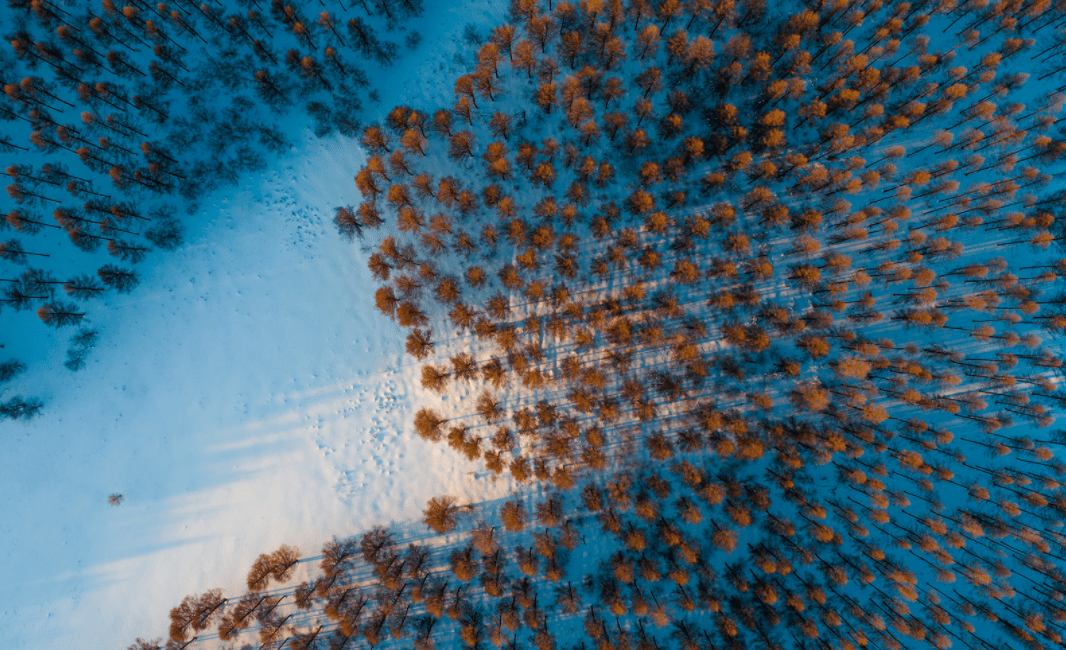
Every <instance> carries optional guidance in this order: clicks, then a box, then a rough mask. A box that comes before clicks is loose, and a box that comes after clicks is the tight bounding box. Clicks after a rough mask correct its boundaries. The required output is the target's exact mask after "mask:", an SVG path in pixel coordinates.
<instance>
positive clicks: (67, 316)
mask: <svg viewBox="0 0 1066 650" xmlns="http://www.w3.org/2000/svg"><path fill="white" fill-rule="evenodd" d="M37 317H38V318H40V319H41V321H42V322H44V324H45V325H51V326H52V327H55V328H60V327H66V326H68V325H77V324H78V323H80V322H81V320H82V319H83V318H85V312H79V311H78V307H77V306H76V305H74V304H71V303H65V302H52V303H48V304H46V305H42V306H41V307H40V308H39V309H38V310H37Z"/></svg>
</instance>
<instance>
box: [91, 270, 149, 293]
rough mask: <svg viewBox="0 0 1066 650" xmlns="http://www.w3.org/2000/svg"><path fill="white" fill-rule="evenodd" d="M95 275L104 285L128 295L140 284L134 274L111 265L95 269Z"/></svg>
mask: <svg viewBox="0 0 1066 650" xmlns="http://www.w3.org/2000/svg"><path fill="white" fill-rule="evenodd" d="M96 275H97V276H99V278H100V280H101V281H102V282H103V283H104V284H105V285H107V286H108V287H111V288H112V289H114V290H116V291H118V292H119V293H129V292H130V291H133V289H134V288H135V287H136V286H137V285H138V284H139V283H140V281H139V280H138V279H137V274H136V273H134V272H133V271H131V270H129V269H123V268H120V267H118V266H115V265H113V264H105V265H104V266H102V267H100V268H99V269H97V271H96Z"/></svg>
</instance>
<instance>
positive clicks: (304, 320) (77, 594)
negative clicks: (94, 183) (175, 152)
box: [0, 2, 509, 650]
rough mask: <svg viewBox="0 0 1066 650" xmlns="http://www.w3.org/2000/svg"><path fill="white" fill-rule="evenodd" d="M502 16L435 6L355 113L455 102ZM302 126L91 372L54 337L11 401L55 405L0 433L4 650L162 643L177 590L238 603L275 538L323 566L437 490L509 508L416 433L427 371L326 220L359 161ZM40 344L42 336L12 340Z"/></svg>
mask: <svg viewBox="0 0 1066 650" xmlns="http://www.w3.org/2000/svg"><path fill="white" fill-rule="evenodd" d="M475 4H476V5H477V11H474V10H473V6H474V5H475ZM495 4H498V3H495ZM495 4H494V3H487V2H483V3H464V6H460V7H451V8H444V7H439V6H432V5H431V6H430V7H428V9H429V10H428V11H427V14H426V15H425V16H424V17H423V18H422V21H421V23H422V26H420V27H419V29H420V30H421V31H422V37H423V40H422V44H421V45H420V47H419V49H418V50H416V51H415V52H413V53H409V54H408V55H407V56H406V58H405V59H404V60H403V61H402V62H401V63H400V64H399V65H398V66H397V67H396V68H394V69H392V70H390V71H389V73H388V74H389V76H388V79H387V81H386V80H378V79H374V80H373V81H374V82H375V86H376V87H378V88H379V89H380V94H381V100H382V101H381V103H380V104H379V105H377V106H367V107H366V115H365V118H366V119H370V118H371V117H373V114H374V112H375V111H376V110H383V109H387V108H390V107H391V106H393V105H394V104H395V103H397V102H402V101H411V102H418V103H421V102H425V101H430V100H431V98H432V101H439V100H437V99H436V97H437V96H440V97H444V98H446V97H447V96H448V94H450V91H451V89H450V87H444V85H441V86H440V87H437V86H434V85H432V84H427V83H424V81H425V79H426V76H427V74H428V73H430V72H431V71H433V72H437V71H440V70H444V69H445V68H450V67H451V66H453V65H455V62H454V61H453V57H454V54H455V53H456V52H457V51H459V49H461V43H460V39H461V34H462V30H463V27H464V25H465V24H467V23H470V22H473V23H475V24H476V25H478V26H479V27H483V26H485V25H490V24H494V23H495V22H496V20H497V18H498V16H499V15H501V14H502V11H503V6H502V5H500V6H495ZM420 78H422V81H419V79H420ZM448 78H450V75H434V79H435V80H436V81H437V83H438V84H440V83H441V82H440V80H441V79H448ZM293 126H294V127H296V128H294V129H292V130H290V135H291V136H292V138H293V140H294V141H297V142H298V143H299V144H298V145H297V146H296V147H295V148H294V153H293V154H292V155H290V156H288V157H287V158H286V159H282V160H280V161H277V162H276V163H275V164H274V165H273V166H272V169H271V171H270V172H268V173H265V174H262V175H259V176H257V177H254V178H246V179H244V180H243V181H242V183H241V186H240V187H236V188H229V189H228V190H225V191H223V192H220V193H219V195H218V196H216V197H215V199H214V200H213V201H208V202H205V206H204V208H203V209H202V210H201V212H200V213H199V214H197V215H195V216H193V217H190V218H188V219H187V220H186V225H187V227H188V232H187V235H186V243H185V244H184V245H182V246H181V248H180V249H179V250H178V251H176V252H175V253H171V254H163V255H159V256H157V257H155V258H153V259H155V260H158V261H157V262H154V263H150V264H151V265H150V266H145V267H143V268H142V269H141V271H142V273H143V275H142V284H141V286H140V287H138V288H137V289H136V290H135V291H134V292H133V293H131V294H129V295H124V296H113V297H111V298H109V301H110V304H109V306H108V308H107V309H106V310H101V311H102V313H100V314H99V315H98V316H96V317H95V319H94V322H93V323H91V324H90V326H92V327H97V328H99V329H100V332H101V336H100V340H99V342H98V344H97V347H96V349H95V350H93V352H92V353H91V356H90V357H89V360H88V364H87V366H86V367H85V368H84V369H83V370H81V371H79V372H77V373H74V374H71V373H69V372H68V371H66V370H64V369H63V368H62V362H63V359H64V358H65V357H64V352H65V344H66V341H65V337H62V336H60V337H53V338H51V339H50V342H49V343H48V344H47V345H40V346H36V347H37V349H39V350H45V349H47V350H48V352H47V354H48V357H47V358H37V359H33V358H28V357H27V358H25V360H26V361H27V362H29V363H30V370H29V371H28V372H27V373H26V374H25V375H23V376H22V377H20V381H19V386H18V390H19V392H21V393H24V394H27V395H35V396H38V397H40V398H41V399H43V400H44V402H45V405H46V408H45V411H44V412H43V414H42V416H41V417H39V418H38V419H36V420H34V421H32V422H30V423H28V424H22V423H16V424H13V425H9V426H8V427H6V431H5V437H6V444H5V453H4V454H3V459H2V460H0V491H2V493H3V499H2V502H0V503H2V508H3V511H4V513H5V515H6V516H5V518H4V525H3V528H2V536H3V538H4V539H5V540H6V541H5V543H4V545H3V547H2V551H0V560H2V567H3V568H2V569H0V635H2V636H3V638H4V639H5V643H4V645H5V647H10V648H31V647H35V648H46V647H56V648H58V647H63V648H70V649H72V650H80V649H83V648H84V649H89V648H94V649H95V648H106V647H112V648H120V647H125V646H126V645H128V644H129V643H130V642H132V641H133V639H134V638H135V637H137V636H144V637H149V636H158V635H160V634H162V633H163V632H164V631H165V629H166V624H167V623H166V622H167V613H168V611H169V609H170V607H172V606H174V605H175V604H177V603H178V602H179V601H180V600H181V599H182V597H184V596H185V595H187V594H190V593H193V592H200V591H203V590H205V589H209V588H213V587H221V588H223V589H224V590H225V591H226V592H227V593H229V594H236V593H239V592H241V591H242V590H243V589H244V576H245V574H246V573H247V570H248V567H249V566H250V565H251V563H252V562H253V560H254V559H255V557H256V556H257V555H258V554H259V553H262V552H265V551H269V550H271V549H273V548H275V547H277V546H278V545H279V544H282V543H288V544H294V545H298V546H299V547H300V548H301V550H302V551H303V552H304V554H305V555H314V554H316V553H317V549H319V548H321V546H322V544H323V543H324V542H325V541H327V540H328V539H329V538H330V537H331V536H333V535H338V536H345V535H351V534H355V533H358V532H362V531H364V530H366V529H367V528H369V527H370V526H372V525H374V524H388V523H392V522H396V523H399V522H404V521H409V520H412V519H417V518H418V517H420V514H421V509H422V507H423V505H424V504H425V501H426V500H427V499H428V498H429V497H430V496H434V495H439V494H443V493H450V494H453V495H455V496H457V497H459V498H460V499H461V500H482V499H486V498H497V497H498V496H501V495H503V494H506V492H507V488H508V486H509V482H507V481H501V482H499V483H496V484H494V483H493V482H491V481H490V480H489V479H488V478H486V477H485V476H484V473H483V472H479V473H478V474H477V475H467V474H468V473H470V472H472V471H474V470H476V469H477V466H476V465H475V464H473V463H467V462H465V461H463V460H461V459H460V458H459V457H457V456H456V455H455V454H452V453H449V452H448V451H446V450H444V449H442V448H440V447H438V446H432V445H429V444H427V443H425V442H423V441H422V440H421V439H419V438H418V437H417V436H415V435H414V434H413V433H412V432H410V430H409V426H408V424H409V421H410V418H411V416H412V414H413V411H414V408H415V407H414V406H413V405H414V404H417V403H418V402H419V401H420V399H421V398H420V396H421V395H422V389H421V388H420V387H419V386H418V381H417V379H416V377H415V375H414V373H415V372H416V371H417V370H418V368H417V366H415V365H414V364H412V363H411V362H410V361H409V360H405V359H404V358H403V356H402V352H403V341H402V335H401V333H400V332H399V331H398V330H397V328H395V326H394V325H393V324H392V323H390V322H389V321H387V320H386V319H385V318H384V317H382V316H381V315H380V314H378V313H377V312H376V311H375V310H374V309H373V307H372V305H373V300H372V295H371V294H372V292H373V290H374V288H375V285H374V284H373V282H372V281H371V278H370V274H369V272H368V271H367V269H366V255H365V254H364V253H362V252H361V251H360V249H359V245H358V243H356V244H349V243H346V242H344V241H343V240H342V239H341V238H339V237H338V236H337V234H336V230H335V228H334V226H333V224H332V223H331V219H332V209H333V207H335V206H337V205H341V204H344V203H352V202H357V201H358V193H357V191H356V189H355V186H354V184H353V182H352V177H353V175H354V174H355V172H356V170H357V169H358V167H359V166H360V165H361V164H362V159H361V154H360V153H359V151H358V149H357V147H355V145H354V143H351V142H350V141H342V140H339V139H334V138H327V139H325V140H317V139H315V138H314V137H313V136H312V135H311V134H310V133H309V132H304V133H302V134H301V133H300V131H299V125H293ZM28 316H29V317H32V314H31V315H28ZM29 324H30V318H27V325H29ZM49 335H50V334H49V333H48V332H45V331H44V328H42V327H40V326H39V324H37V323H32V331H31V330H30V329H29V327H27V329H26V330H25V331H21V332H17V333H16V337H15V338H16V339H25V338H30V337H37V336H40V337H44V336H49ZM30 347H31V346H24V348H26V349H29V348H30ZM23 356H25V355H23ZM112 493H119V494H122V495H123V498H124V501H123V503H122V504H121V505H120V506H118V507H113V506H111V505H109V504H108V496H109V495H110V494H112Z"/></svg>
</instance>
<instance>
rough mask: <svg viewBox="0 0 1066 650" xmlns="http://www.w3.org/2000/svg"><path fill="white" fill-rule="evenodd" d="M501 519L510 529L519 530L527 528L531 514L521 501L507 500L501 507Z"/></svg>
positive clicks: (512, 530)
mask: <svg viewBox="0 0 1066 650" xmlns="http://www.w3.org/2000/svg"><path fill="white" fill-rule="evenodd" d="M500 520H501V521H503V526H504V528H506V529H507V530H508V531H511V532H519V531H521V530H523V529H525V527H526V523H527V522H528V521H529V515H528V513H527V512H526V507H525V505H523V504H522V502H521V501H518V500H513V501H507V502H506V503H504V504H503V507H501V508H500Z"/></svg>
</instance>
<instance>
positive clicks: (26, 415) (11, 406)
mask: <svg viewBox="0 0 1066 650" xmlns="http://www.w3.org/2000/svg"><path fill="white" fill-rule="evenodd" d="M43 408H44V404H42V403H41V401H40V400H39V399H36V398H33V397H31V398H28V399H27V398H24V397H22V396H21V395H16V396H14V397H11V398H9V399H7V400H6V401H3V402H0V417H3V418H7V419H8V420H32V419H33V418H35V417H37V416H38V415H40V413H41V409H43Z"/></svg>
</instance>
